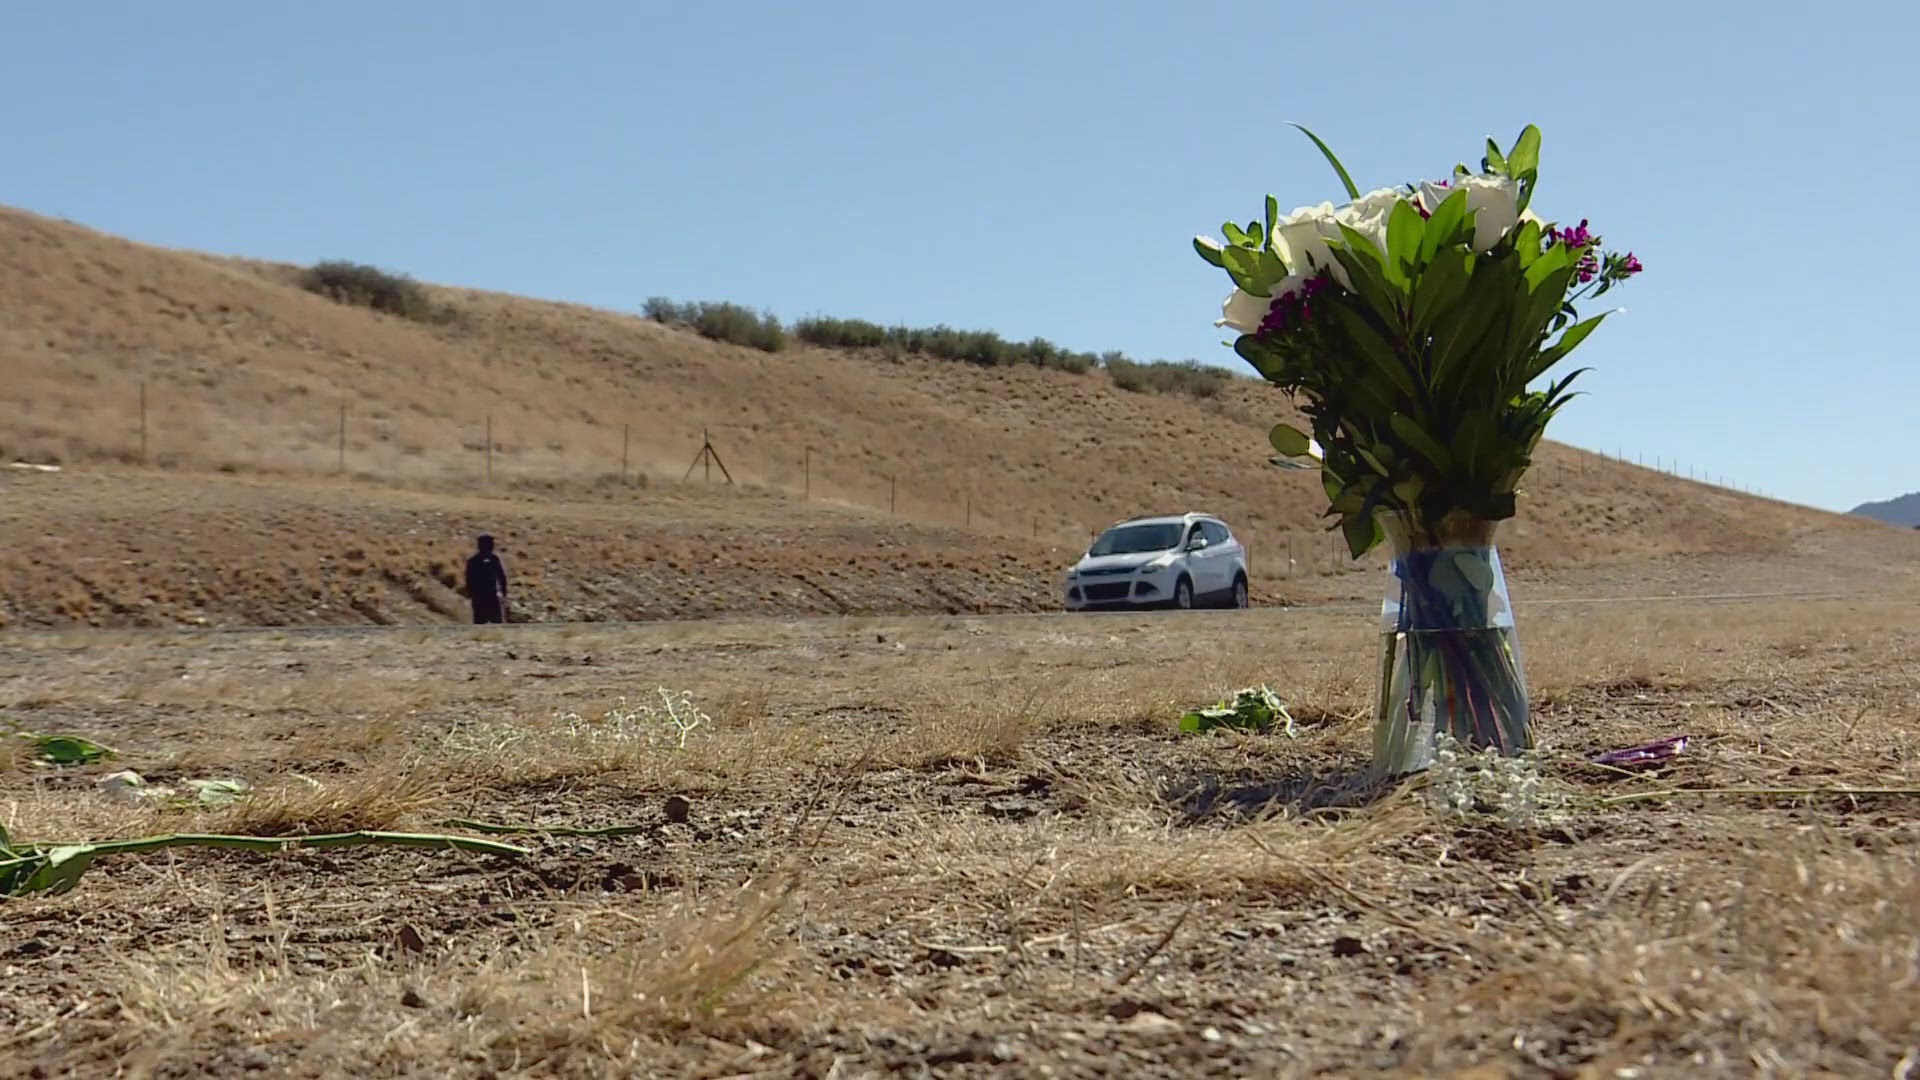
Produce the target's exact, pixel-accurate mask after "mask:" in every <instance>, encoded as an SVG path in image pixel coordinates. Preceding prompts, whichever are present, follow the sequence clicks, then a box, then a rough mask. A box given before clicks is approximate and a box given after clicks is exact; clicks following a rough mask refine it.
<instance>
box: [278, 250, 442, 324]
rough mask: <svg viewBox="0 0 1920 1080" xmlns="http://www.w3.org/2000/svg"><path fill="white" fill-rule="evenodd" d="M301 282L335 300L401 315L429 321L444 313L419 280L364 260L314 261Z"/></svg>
mask: <svg viewBox="0 0 1920 1080" xmlns="http://www.w3.org/2000/svg"><path fill="white" fill-rule="evenodd" d="M300 285H301V287H303V288H305V289H306V290H307V291H308V292H313V293H318V294H320V295H321V296H324V297H326V298H327V299H329V300H332V301H334V302H336V303H341V304H354V305H356V306H359V307H367V308H372V309H373V310H375V311H384V312H386V313H387V314H389V315H399V316H401V317H402V318H407V319H418V320H420V321H422V322H430V321H433V320H435V319H437V318H439V317H440V316H441V314H442V313H441V312H440V311H438V310H437V309H436V308H435V307H434V305H433V301H432V300H431V299H430V298H429V297H428V296H427V290H426V287H425V286H423V285H421V284H420V283H419V282H417V281H415V280H413V279H412V278H410V277H408V276H406V275H405V274H393V273H388V272H387V271H385V270H382V269H380V268H379V267H377V266H368V265H367V264H365V263H355V262H346V261H344V260H340V259H329V260H327V261H326V262H318V263H314V264H313V265H312V266H309V267H308V268H307V269H306V270H305V271H304V272H302V273H301V275H300Z"/></svg>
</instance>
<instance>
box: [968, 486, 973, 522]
mask: <svg viewBox="0 0 1920 1080" xmlns="http://www.w3.org/2000/svg"><path fill="white" fill-rule="evenodd" d="M967 528H969V529H971V528H973V493H972V492H968V493H967Z"/></svg>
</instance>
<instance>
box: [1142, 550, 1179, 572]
mask: <svg viewBox="0 0 1920 1080" xmlns="http://www.w3.org/2000/svg"><path fill="white" fill-rule="evenodd" d="M1172 565H1173V552H1171V551H1169V552H1167V553H1166V554H1165V555H1162V556H1160V557H1159V558H1157V559H1155V560H1153V561H1152V562H1149V563H1146V564H1144V565H1142V566H1141V567H1140V572H1141V573H1143V574H1158V573H1160V572H1161V571H1162V570H1165V569H1166V568H1167V567H1169V566H1172Z"/></svg>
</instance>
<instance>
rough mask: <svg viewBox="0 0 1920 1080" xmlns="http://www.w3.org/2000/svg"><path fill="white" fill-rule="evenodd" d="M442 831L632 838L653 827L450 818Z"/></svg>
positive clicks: (442, 824) (444, 822)
mask: <svg viewBox="0 0 1920 1080" xmlns="http://www.w3.org/2000/svg"><path fill="white" fill-rule="evenodd" d="M440 827H441V828H443V829H472V830H473V831H474V832H483V833H494V834H498V835H505V834H512V833H546V834H547V835H549V836H633V835H636V834H638V833H647V832H652V831H653V830H654V829H655V828H657V827H658V826H654V825H608V826H606V827H605V828H600V829H582V828H577V827H575V826H572V825H508V824H501V823H497V822H491V821H472V820H469V819H467V818H452V819H449V820H447V821H443V822H441V823H440Z"/></svg>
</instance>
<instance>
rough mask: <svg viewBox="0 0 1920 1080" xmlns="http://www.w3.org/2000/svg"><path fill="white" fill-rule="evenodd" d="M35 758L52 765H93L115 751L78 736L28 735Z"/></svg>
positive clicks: (110, 755)
mask: <svg viewBox="0 0 1920 1080" xmlns="http://www.w3.org/2000/svg"><path fill="white" fill-rule="evenodd" d="M26 738H28V739H30V740H32V742H33V753H34V756H35V757H37V758H39V759H40V760H41V761H45V762H47V763H49V764H52V765H91V764H93V763H94V762H96V761H101V760H103V759H105V758H109V757H112V756H113V751H112V750H110V749H108V748H107V747H104V746H101V745H100V744H99V743H96V742H92V741H90V740H87V739H83V738H81V737H80V736H78V735H28V736H26Z"/></svg>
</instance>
